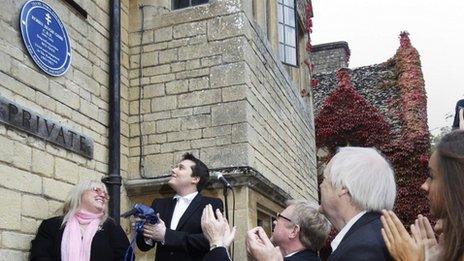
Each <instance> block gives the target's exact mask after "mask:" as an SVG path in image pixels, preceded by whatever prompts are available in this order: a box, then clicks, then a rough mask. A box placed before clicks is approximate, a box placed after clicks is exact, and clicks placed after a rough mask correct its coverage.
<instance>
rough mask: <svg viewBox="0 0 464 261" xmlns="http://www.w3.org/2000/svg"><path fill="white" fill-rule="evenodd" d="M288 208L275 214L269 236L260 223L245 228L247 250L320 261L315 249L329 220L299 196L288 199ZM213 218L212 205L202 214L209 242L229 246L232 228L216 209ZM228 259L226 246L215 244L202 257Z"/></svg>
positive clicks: (271, 260)
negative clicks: (216, 215)
mask: <svg viewBox="0 0 464 261" xmlns="http://www.w3.org/2000/svg"><path fill="white" fill-rule="evenodd" d="M287 205H288V206H287V208H285V209H284V210H283V211H282V213H279V214H277V218H276V220H275V221H274V225H275V227H274V231H273V232H272V237H271V240H272V242H271V240H269V238H268V237H267V235H266V233H265V232H264V230H263V228H262V227H256V228H253V229H251V230H250V231H248V233H247V238H246V244H247V251H248V253H249V254H250V256H252V257H253V259H254V260H256V261H278V260H286V261H303V260H305V261H308V260H309V261H319V260H320V258H319V255H318V253H317V251H318V250H319V249H320V248H321V247H322V246H323V245H324V242H325V240H326V239H327V236H328V234H329V232H330V223H329V221H328V220H327V219H326V218H325V217H324V215H322V214H321V213H320V212H319V211H318V207H317V206H316V205H313V204H311V203H309V202H306V201H302V200H292V201H288V202H287ZM217 214H218V216H219V218H217V219H216V218H215V217H214V215H213V212H212V210H211V207H209V209H208V208H207V209H205V211H204V212H203V217H202V226H203V227H204V229H203V231H204V233H205V235H206V237H207V238H208V239H209V240H210V241H211V242H222V244H223V245H225V246H228V245H230V242H231V241H232V240H233V237H234V235H235V229H232V230H231V229H230V228H229V226H228V224H227V221H225V220H224V219H223V218H222V215H220V213H217ZM225 260H230V257H229V256H228V255H227V250H226V248H224V247H222V248H214V249H212V250H211V251H210V252H208V254H207V255H206V256H205V259H203V261H225Z"/></svg>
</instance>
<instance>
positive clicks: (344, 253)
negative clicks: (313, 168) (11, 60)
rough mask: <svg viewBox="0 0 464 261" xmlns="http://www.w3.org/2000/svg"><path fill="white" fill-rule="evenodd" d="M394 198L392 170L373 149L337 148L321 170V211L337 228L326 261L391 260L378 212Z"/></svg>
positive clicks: (391, 203) (390, 206)
mask: <svg viewBox="0 0 464 261" xmlns="http://www.w3.org/2000/svg"><path fill="white" fill-rule="evenodd" d="M395 198H396V184H395V177H394V173H393V170H392V168H391V166H390V164H389V163H388V161H387V160H386V159H385V158H384V157H383V156H382V155H381V154H380V153H379V152H378V151H377V150H375V149H374V148H360V147H345V148H341V149H340V150H339V152H338V153H337V154H335V156H334V157H333V158H332V159H331V160H330V162H329V163H328V164H327V166H326V168H325V170H324V181H323V182H322V184H321V211H322V212H323V213H324V214H325V215H326V216H327V217H328V219H329V220H330V222H331V223H332V225H333V226H334V227H335V228H336V229H337V230H338V231H339V232H338V234H337V236H336V237H335V239H334V240H333V241H332V243H331V246H332V253H331V255H330V257H329V260H330V261H341V260H350V261H351V260H376V261H377V260H380V261H381V260H392V258H391V256H390V254H389V253H388V250H387V248H386V246H385V242H384V241H383V238H382V234H381V228H382V223H381V222H380V216H381V214H380V211H381V210H382V209H387V210H391V209H392V208H393V205H394V203H395Z"/></svg>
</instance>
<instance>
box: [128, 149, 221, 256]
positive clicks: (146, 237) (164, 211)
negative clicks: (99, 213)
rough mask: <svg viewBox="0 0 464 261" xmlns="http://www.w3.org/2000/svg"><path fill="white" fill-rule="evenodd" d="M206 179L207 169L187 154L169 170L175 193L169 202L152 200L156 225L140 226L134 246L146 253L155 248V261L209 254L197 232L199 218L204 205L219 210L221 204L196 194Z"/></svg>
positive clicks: (166, 200)
mask: <svg viewBox="0 0 464 261" xmlns="http://www.w3.org/2000/svg"><path fill="white" fill-rule="evenodd" d="M208 179H209V170H208V167H207V166H206V165H205V164H204V163H203V162H202V161H200V160H199V159H197V158H196V157H195V156H193V155H192V154H190V153H187V154H184V156H183V157H182V160H181V161H180V162H179V163H178V164H177V165H176V166H175V167H174V168H173V169H172V170H171V179H170V180H169V182H168V184H169V186H171V188H172V189H174V191H175V192H176V193H177V194H176V195H175V196H174V197H173V198H164V199H156V200H154V201H153V203H152V208H153V209H155V211H157V212H158V213H159V218H160V222H159V223H157V224H155V225H151V224H146V225H145V226H144V231H143V235H140V234H139V235H138V236H137V246H138V248H139V249H140V250H142V251H148V250H150V249H151V248H153V247H154V246H155V244H156V246H157V248H156V256H155V260H157V261H164V260H175V261H183V260H185V261H200V260H202V259H203V256H204V255H205V254H206V253H207V252H208V251H209V249H210V247H209V243H208V240H207V239H206V238H205V236H204V235H203V231H202V229H201V214H202V211H203V209H204V208H205V206H206V205H208V204H211V206H212V207H213V208H214V209H219V210H221V211H222V210H223V207H222V201H221V200H220V199H217V198H209V197H203V196H202V195H201V194H200V193H199V192H200V191H201V190H202V189H203V188H204V187H205V186H206V184H207V182H208Z"/></svg>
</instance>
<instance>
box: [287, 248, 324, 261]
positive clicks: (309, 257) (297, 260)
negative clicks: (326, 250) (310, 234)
mask: <svg viewBox="0 0 464 261" xmlns="http://www.w3.org/2000/svg"><path fill="white" fill-rule="evenodd" d="M284 260H285V261H320V260H321V259H320V258H319V255H318V254H317V252H316V251H313V250H310V249H306V250H303V251H300V252H298V253H295V254H293V255H292V256H289V257H286V258H284Z"/></svg>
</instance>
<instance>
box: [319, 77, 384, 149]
mask: <svg viewBox="0 0 464 261" xmlns="http://www.w3.org/2000/svg"><path fill="white" fill-rule="evenodd" d="M337 78H338V88H337V89H335V90H334V91H333V92H332V93H331V94H330V95H329V97H328V98H327V99H326V100H325V102H324V105H323V107H322V109H321V111H320V112H319V114H318V115H317V117H316V119H315V122H316V143H317V146H318V147H319V148H321V147H327V148H328V149H329V151H331V152H334V151H335V149H336V148H337V147H339V146H346V145H348V144H350V145H353V146H378V145H380V144H383V143H384V142H385V141H386V140H387V138H388V136H389V126H388V124H387V122H386V121H385V120H384V118H383V117H382V115H380V113H379V111H378V110H377V109H376V108H375V107H374V106H372V105H371V104H370V103H369V102H368V101H366V99H364V97H363V96H361V95H360V94H359V93H358V92H357V91H356V90H355V89H354V87H353V86H352V85H351V79H350V75H349V74H348V70H347V69H340V70H338V72H337Z"/></svg>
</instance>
